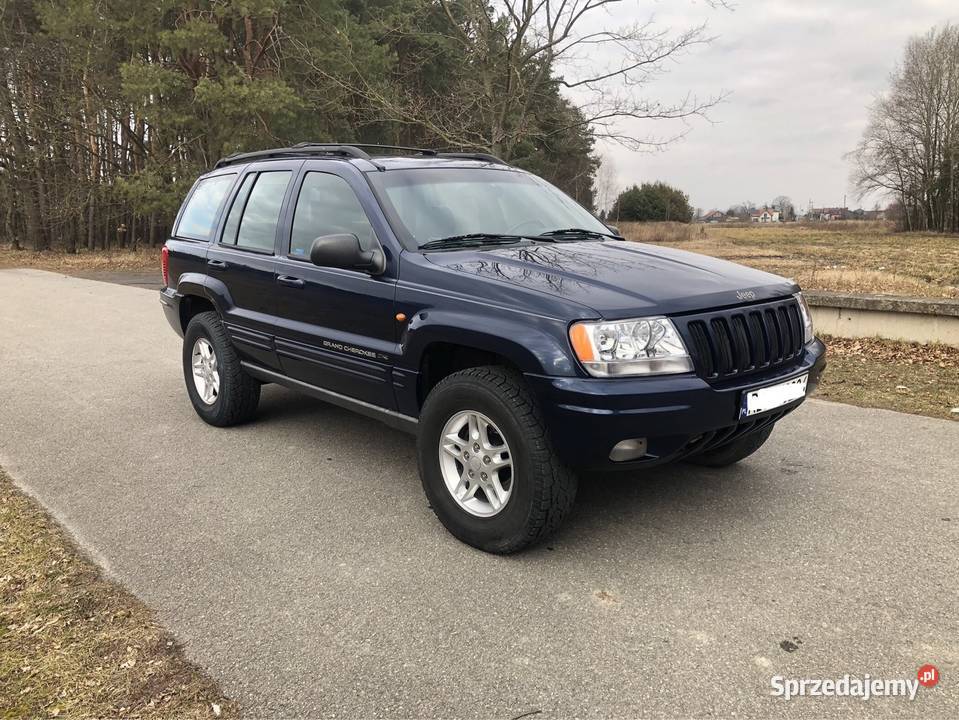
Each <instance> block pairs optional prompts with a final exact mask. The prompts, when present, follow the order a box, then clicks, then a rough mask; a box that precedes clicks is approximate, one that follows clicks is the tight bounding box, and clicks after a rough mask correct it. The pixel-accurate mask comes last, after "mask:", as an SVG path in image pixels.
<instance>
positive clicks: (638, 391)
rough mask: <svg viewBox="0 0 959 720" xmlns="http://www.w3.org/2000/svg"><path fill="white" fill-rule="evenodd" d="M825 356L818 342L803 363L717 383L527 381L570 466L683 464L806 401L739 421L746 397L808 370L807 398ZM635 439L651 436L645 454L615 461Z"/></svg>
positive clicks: (691, 378) (689, 379)
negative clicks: (618, 448) (618, 449)
mask: <svg viewBox="0 0 959 720" xmlns="http://www.w3.org/2000/svg"><path fill="white" fill-rule="evenodd" d="M825 356H826V347H825V345H823V344H822V342H820V341H819V340H814V341H813V342H812V343H810V344H809V345H807V346H806V348H805V351H804V352H803V354H802V355H801V356H800V357H799V359H798V362H795V363H791V364H790V365H788V366H786V367H780V368H776V369H775V370H772V371H769V372H766V373H759V374H755V375H750V376H748V377H744V378H741V379H739V380H736V379H733V380H728V381H726V382H723V383H716V384H709V383H707V382H706V381H705V380H703V379H702V378H699V377H697V376H696V375H693V374H691V373H690V374H683V375H661V376H654V377H636V378H613V379H605V378H582V377H549V376H543V375H527V376H526V378H527V381H528V382H529V384H530V387H531V388H532V389H533V392H534V394H535V395H536V397H537V400H538V402H539V406H540V408H541V410H542V412H543V415H544V419H545V421H546V425H547V428H548V429H549V432H550V435H551V437H552V440H553V444H554V446H555V448H556V452H557V453H558V454H559V455H560V457H562V458H563V460H564V461H565V462H566V463H568V464H569V465H571V466H573V467H576V468H581V469H630V468H638V467H644V466H650V465H657V464H660V463H663V462H669V461H671V460H678V459H680V458H682V457H685V456H687V455H691V454H693V453H695V452H701V451H702V450H704V449H708V448H712V447H718V446H720V445H721V444H723V443H725V442H729V441H731V440H733V439H735V438H737V437H739V436H741V435H743V434H746V433H747V432H751V431H755V430H758V429H760V428H761V427H762V426H763V424H768V423H770V422H775V421H776V420H778V419H779V418H781V417H782V416H783V415H785V414H786V413H788V412H790V411H792V410H794V409H795V408H796V407H798V406H799V405H800V404H801V403H802V401H803V399H804V398H800V399H799V400H796V401H795V402H793V403H790V404H788V405H785V406H783V407H781V408H779V409H777V410H773V411H770V412H768V413H764V414H762V415H755V416H753V417H751V418H749V420H748V421H744V422H740V419H739V408H740V403H741V399H742V394H743V392H744V391H748V390H754V389H756V388H760V387H765V386H767V385H772V384H775V383H778V382H783V381H785V380H789V379H791V378H794V377H798V376H799V375H802V374H804V373H809V384H808V386H807V389H806V395H807V397H808V395H809V394H810V393H811V392H812V391H813V389H814V388H815V387H816V384H817V383H818V381H819V376H820V375H821V374H822V371H823V368H824V367H825V365H826V357H825ZM630 438H646V440H647V451H646V456H645V457H643V458H642V459H639V460H634V461H629V462H617V463H614V462H612V461H611V460H610V459H609V453H610V450H611V449H612V448H613V446H614V445H616V443H618V442H620V441H621V440H627V439H630Z"/></svg>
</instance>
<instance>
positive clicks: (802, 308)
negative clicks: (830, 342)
mask: <svg viewBox="0 0 959 720" xmlns="http://www.w3.org/2000/svg"><path fill="white" fill-rule="evenodd" d="M793 297H794V298H796V301H797V302H798V303H799V314H800V315H802V330H803V344H805V345H808V344H809V343H811V342H812V341H813V339H814V338H815V335H814V334H813V331H812V313H811V312H809V305H808V304H807V303H806V298H804V297H803V294H802V293H801V292H798V293H796V294H795V295H793Z"/></svg>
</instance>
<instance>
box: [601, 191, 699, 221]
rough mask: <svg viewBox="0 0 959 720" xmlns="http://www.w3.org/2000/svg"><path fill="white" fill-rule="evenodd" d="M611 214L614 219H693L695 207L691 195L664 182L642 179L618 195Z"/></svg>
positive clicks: (612, 219)
mask: <svg viewBox="0 0 959 720" xmlns="http://www.w3.org/2000/svg"><path fill="white" fill-rule="evenodd" d="M609 217H610V219H611V221H612V222H614V223H615V222H617V221H621V220H626V221H629V220H633V221H638V222H648V221H657V222H670V221H673V222H684V223H688V222H692V220H693V209H692V207H690V205H689V196H688V195H687V194H686V193H684V192H683V191H682V190H678V189H676V188H674V187H671V186H669V185H667V184H666V183H664V182H655V183H643V184H642V185H641V186H637V185H633V187H631V188H629V189H628V190H626V191H624V192H623V193H621V194H620V196H619V197H618V198H616V202H615V203H613V208H612V210H610V213H609Z"/></svg>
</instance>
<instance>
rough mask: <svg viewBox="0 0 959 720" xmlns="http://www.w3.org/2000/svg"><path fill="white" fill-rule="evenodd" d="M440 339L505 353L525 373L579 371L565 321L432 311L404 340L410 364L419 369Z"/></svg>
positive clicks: (571, 373) (406, 363)
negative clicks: (570, 345) (426, 355)
mask: <svg viewBox="0 0 959 720" xmlns="http://www.w3.org/2000/svg"><path fill="white" fill-rule="evenodd" d="M476 328H482V329H476ZM439 343H443V344H452V345H461V346H463V347H469V348H474V349H476V350H482V351H485V352H491V353H495V354H497V355H501V356H503V357H505V358H506V359H507V360H509V361H510V362H511V363H512V364H513V365H515V366H516V367H517V368H518V369H519V370H520V372H523V373H530V374H536V375H553V376H557V375H558V376H564V377H574V376H576V375H577V372H576V363H575V360H574V359H573V357H572V354H571V353H572V351H571V350H570V348H569V341H568V340H567V339H566V327H565V324H564V323H563V322H562V321H560V320H554V319H549V318H543V317H539V316H524V317H523V318H522V322H520V318H519V317H516V316H512V317H511V316H503V315H499V316H484V315H479V314H476V313H463V312H462V311H457V312H450V311H446V310H426V311H423V312H421V313H418V314H417V315H416V316H414V318H413V320H411V321H410V323H409V325H408V326H407V329H406V332H405V336H404V338H403V339H402V344H403V354H402V356H403V361H402V363H403V365H404V366H405V368H406V369H407V370H410V371H413V372H419V370H420V367H421V365H422V361H423V357H424V355H425V353H426V352H427V351H428V349H429V347H430V346H431V345H434V344H439Z"/></svg>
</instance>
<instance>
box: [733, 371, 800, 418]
mask: <svg viewBox="0 0 959 720" xmlns="http://www.w3.org/2000/svg"><path fill="white" fill-rule="evenodd" d="M808 380H809V376H808V375H800V376H799V377H797V378H793V379H792V380H787V381H786V382H782V383H778V384H776V385H770V386H769V387H764V388H759V389H758V390H749V391H748V392H744V393H743V403H742V407H741V408H740V411H739V417H741V418H744V417H750V416H752V415H758V414H759V413H764V412H767V411H769V410H775V409H776V408H778V407H782V406H783V405H788V404H789V403H791V402H793V401H794V400H798V399H799V398H801V397H805V396H806V382H807V381H808Z"/></svg>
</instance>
